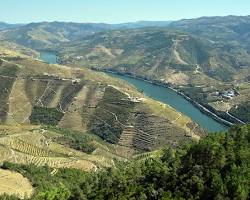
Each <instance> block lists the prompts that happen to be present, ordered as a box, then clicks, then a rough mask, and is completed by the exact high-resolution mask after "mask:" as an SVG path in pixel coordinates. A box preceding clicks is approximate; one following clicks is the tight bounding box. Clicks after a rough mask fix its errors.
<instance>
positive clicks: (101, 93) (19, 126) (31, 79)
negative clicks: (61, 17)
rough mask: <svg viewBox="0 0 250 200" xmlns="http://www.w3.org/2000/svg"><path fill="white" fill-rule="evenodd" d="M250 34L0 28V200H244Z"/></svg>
mask: <svg viewBox="0 0 250 200" xmlns="http://www.w3.org/2000/svg"><path fill="white" fill-rule="evenodd" d="M249 26H250V17H249V16H242V17H239V16H227V17H201V18H197V19H190V20H179V21H155V22H153V21H152V22H151V21H139V22H132V23H121V24H105V23H75V22H57V21H55V22H36V23H29V24H7V23H0V199H4V200H16V199H34V200H59V199H60V200H78V199H79V200H86V199H93V200H94V199H121V200H125V199H132V200H136V199H150V200H151V199H152V200H156V199H166V200H177V199H178V200H181V199H190V200H193V199H198V200H201V199H228V200H229V199H236V200H238V199H239V200H241V199H244V200H247V199H248V198H249V187H250V183H249V174H250V172H249V169H250V168H249V166H250V160H249V158H250V155H249V141H250V139H249V138H250V137H249V133H250V127H249V125H248V124H247V123H249V122H250V112H249V111H250V101H249V100H250V83H249V81H250V78H249V77H250V67H249V66H250V48H249V45H250V40H249V36H250V29H249Z"/></svg>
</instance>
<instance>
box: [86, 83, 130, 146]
mask: <svg viewBox="0 0 250 200" xmlns="http://www.w3.org/2000/svg"><path fill="white" fill-rule="evenodd" d="M133 108H134V103H133V102H131V101H130V100H129V99H128V97H127V96H126V95H125V94H124V93H122V92H120V91H118V90H116V89H115V88H113V87H107V88H106V89H105V93H104V96H103V100H102V101H100V103H99V104H98V106H97V109H96V111H95V114H94V115H93V118H92V120H91V127H90V128H92V132H93V133H95V134H97V135H98V136H100V137H101V138H102V139H104V140H106V141H107V142H110V143H117V142H118V140H119V138H120V135H121V133H122V131H123V129H124V125H126V123H127V120H128V118H129V115H130V113H131V111H132V110H133Z"/></svg>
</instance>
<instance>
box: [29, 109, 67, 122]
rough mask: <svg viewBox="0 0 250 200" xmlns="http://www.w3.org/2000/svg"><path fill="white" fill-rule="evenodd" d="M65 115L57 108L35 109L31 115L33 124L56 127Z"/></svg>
mask: <svg viewBox="0 0 250 200" xmlns="http://www.w3.org/2000/svg"><path fill="white" fill-rule="evenodd" d="M62 117H63V113H62V112H60V111H58V110H57V109H56V108H45V107H38V106H35V107H33V110H32V113H31V115H30V122H31V123H32V124H47V125H51V126H55V125H57V124H58V123H59V121H60V120H61V119H62Z"/></svg>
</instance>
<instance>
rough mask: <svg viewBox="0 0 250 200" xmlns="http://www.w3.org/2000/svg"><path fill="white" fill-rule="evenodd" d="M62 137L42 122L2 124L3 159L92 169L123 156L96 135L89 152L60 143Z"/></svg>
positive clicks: (53, 166)
mask: <svg viewBox="0 0 250 200" xmlns="http://www.w3.org/2000/svg"><path fill="white" fill-rule="evenodd" d="M58 137H62V135H61V134H59V133H58V132H55V131H53V130H50V129H46V128H42V127H40V126H23V125H17V126H11V125H1V126H0V146H1V147H0V153H1V157H0V158H1V160H0V162H3V161H9V162H14V163H19V164H34V165H37V166H45V165H48V166H49V167H52V168H62V167H63V168H65V167H70V168H77V169H82V170H85V171H90V170H96V169H98V168H99V167H104V166H112V165H113V163H114V161H113V158H116V159H117V158H118V159H119V158H120V157H119V156H117V155H115V154H113V153H112V148H109V144H105V143H103V142H98V139H96V138H95V140H90V142H91V143H92V142H93V141H95V145H94V146H95V152H94V153H93V154H87V153H85V152H82V151H77V150H75V149H73V148H69V147H67V146H64V145H61V144H59V143H56V140H54V139H55V138H58ZM89 137H94V136H89ZM99 140H100V139H99ZM100 152H101V154H100ZM103 152H107V153H106V156H105V157H104V156H103V155H102V154H103ZM120 159H122V158H120Z"/></svg>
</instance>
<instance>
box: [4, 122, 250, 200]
mask: <svg viewBox="0 0 250 200" xmlns="http://www.w3.org/2000/svg"><path fill="white" fill-rule="evenodd" d="M249 134H250V127H249V126H243V127H233V128H232V129H231V130H230V131H229V132H227V133H217V134H210V135H209V136H207V137H206V138H203V139H202V140H200V141H199V142H197V143H193V144H190V145H188V146H185V147H181V148H179V149H172V148H169V147H166V148H165V149H164V150H163V151H162V152H160V153H159V154H158V156H156V157H154V158H149V157H147V155H145V154H144V155H141V157H144V159H138V157H135V158H134V159H132V160H131V161H130V162H121V163H120V164H119V165H118V166H117V168H109V169H107V170H103V171H99V172H97V173H85V172H83V171H79V170H77V169H59V170H58V171H56V172H55V171H54V170H53V169H51V168H49V167H35V166H34V165H28V166H27V165H26V166H25V165H17V164H12V163H9V162H5V163H4V165H3V166H2V168H3V169H4V170H9V171H12V173H13V172H15V173H21V174H22V175H23V176H25V177H27V178H28V179H29V180H32V181H31V183H32V185H33V186H36V188H35V191H34V192H33V196H32V199H60V200H70V199H168V200H177V199H190V200H193V199H198V200H203V199H235V200H247V199H249V188H250V182H249V179H250V171H249V170H250V168H249V165H250V160H249V159H250V155H249V152H250V151H249V150H250V145H249V142H250V137H249V136H250V135H249ZM4 198H5V199H12V200H14V199H16V198H15V197H7V196H6V195H5V196H4Z"/></svg>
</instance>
